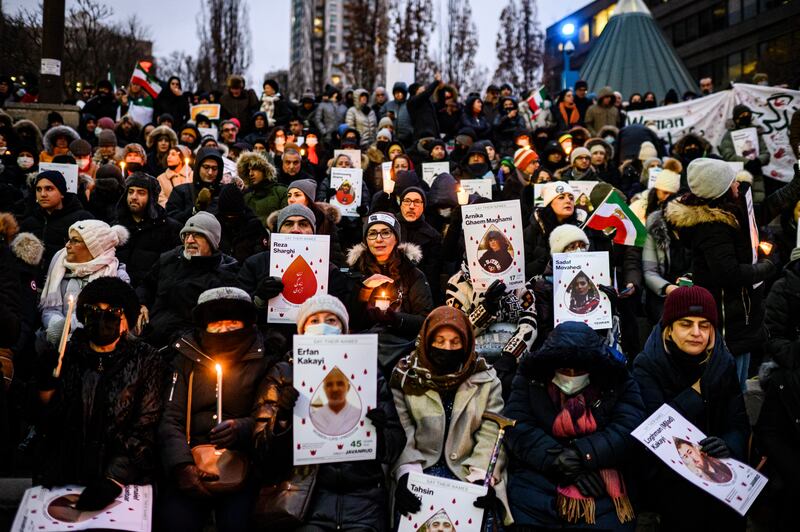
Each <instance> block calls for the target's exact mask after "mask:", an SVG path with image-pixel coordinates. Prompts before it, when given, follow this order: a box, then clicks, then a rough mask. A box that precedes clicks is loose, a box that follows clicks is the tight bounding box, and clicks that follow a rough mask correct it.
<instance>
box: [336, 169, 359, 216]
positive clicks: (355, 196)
mask: <svg viewBox="0 0 800 532" xmlns="http://www.w3.org/2000/svg"><path fill="white" fill-rule="evenodd" d="M363 172H364V171H363V170H362V169H361V168H331V188H332V189H334V190H335V191H336V194H334V195H333V196H331V199H330V204H331V205H333V206H334V207H336V208H338V209H339V212H340V213H341V214H342V216H349V217H356V216H358V212H356V209H358V206H359V205H361V183H362V180H363Z"/></svg>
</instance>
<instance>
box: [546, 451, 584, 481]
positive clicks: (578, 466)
mask: <svg viewBox="0 0 800 532" xmlns="http://www.w3.org/2000/svg"><path fill="white" fill-rule="evenodd" d="M550 469H551V471H552V473H553V474H554V475H555V476H556V478H557V479H558V480H559V482H561V483H565V484H567V483H568V484H573V483H575V479H576V478H577V477H578V475H580V474H581V473H583V472H584V471H585V470H586V466H585V465H584V464H583V461H582V460H581V457H580V455H579V454H578V451H576V450H575V449H569V448H568V449H564V450H563V451H561V452H560V453H559V454H558V456H556V458H555V460H553V463H552V464H551V465H550Z"/></svg>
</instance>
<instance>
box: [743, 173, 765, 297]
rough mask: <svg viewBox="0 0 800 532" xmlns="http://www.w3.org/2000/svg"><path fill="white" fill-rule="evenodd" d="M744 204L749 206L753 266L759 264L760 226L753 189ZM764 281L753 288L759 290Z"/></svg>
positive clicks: (746, 194)
mask: <svg viewBox="0 0 800 532" xmlns="http://www.w3.org/2000/svg"><path fill="white" fill-rule="evenodd" d="M744 202H745V205H746V206H747V220H748V222H749V225H750V247H751V249H752V250H753V264H755V263H756V262H758V244H759V236H758V224H757V223H756V214H755V211H754V210H753V189H751V188H748V189H747V192H745V193H744ZM763 282H764V281H759V282H757V283H756V284H754V285H753V288H758V287H759V285H761V283H763Z"/></svg>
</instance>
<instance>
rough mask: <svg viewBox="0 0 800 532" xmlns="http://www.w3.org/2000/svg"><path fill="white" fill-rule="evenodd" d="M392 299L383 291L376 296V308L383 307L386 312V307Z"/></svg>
mask: <svg viewBox="0 0 800 532" xmlns="http://www.w3.org/2000/svg"><path fill="white" fill-rule="evenodd" d="M390 304H391V301H390V300H389V298H388V297H386V292H381V293H380V295H378V297H376V298H375V308H379V309H381V310H382V311H383V312H386V309H388V308H389V305H390Z"/></svg>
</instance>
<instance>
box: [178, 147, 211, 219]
mask: <svg viewBox="0 0 800 532" xmlns="http://www.w3.org/2000/svg"><path fill="white" fill-rule="evenodd" d="M222 170H223V162H222V155H220V152H219V150H218V149H216V148H210V147H209V148H202V149H201V150H200V151H198V152H197V158H196V159H195V162H194V178H193V180H192V182H191V183H186V184H184V185H178V186H177V187H175V188H174V189H173V190H172V194H170V196H169V200H167V205H166V209H167V215H168V216H170V217H171V218H175V219H176V220H178V221H179V222H185V221H186V220H188V219H189V217H190V216H192V215H193V214H195V213H197V212H200V211H209V210H210V211H213V210H215V209H216V207H217V197H218V196H219V187H220V181H221V180H222Z"/></svg>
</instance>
